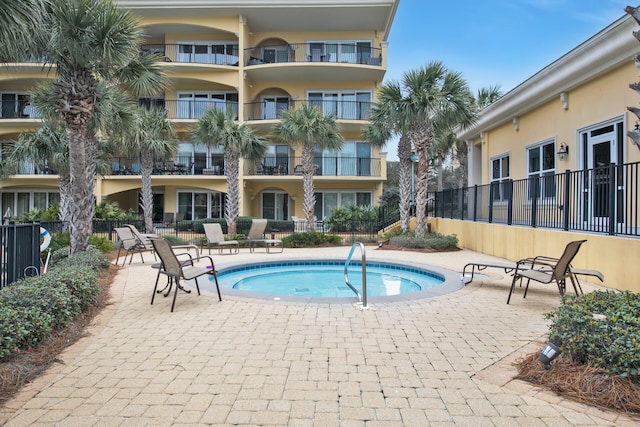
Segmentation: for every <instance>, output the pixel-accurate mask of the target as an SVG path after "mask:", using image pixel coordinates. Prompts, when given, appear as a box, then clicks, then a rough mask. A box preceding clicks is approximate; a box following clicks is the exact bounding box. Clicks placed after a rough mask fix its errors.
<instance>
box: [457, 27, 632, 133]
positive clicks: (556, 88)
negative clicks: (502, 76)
mask: <svg viewBox="0 0 640 427" xmlns="http://www.w3.org/2000/svg"><path fill="white" fill-rule="evenodd" d="M635 30H638V24H637V23H636V22H635V20H634V19H633V18H632V17H630V16H628V15H625V16H623V17H622V18H620V19H618V20H617V21H615V22H614V23H613V24H611V25H610V26H608V27H607V28H605V29H604V30H602V31H600V32H599V33H598V34H596V35H595V36H593V37H591V38H590V39H588V40H587V41H585V42H584V43H582V44H580V45H579V46H578V47H576V48H575V49H573V50H571V51H570V52H568V53H567V54H565V55H564V56H562V57H560V58H559V59H558V60H556V61H555V62H553V63H551V64H550V65H548V66H546V67H545V68H543V69H542V70H540V71H539V72H537V73H536V74H534V75H533V76H532V77H530V78H529V79H527V80H525V81H524V82H523V83H521V84H519V85H518V86H516V87H515V88H514V89H513V90H511V91H509V92H508V93H506V94H505V95H504V96H502V97H501V98H500V99H499V100H497V101H496V102H494V103H493V104H491V105H489V106H488V107H486V108H485V109H484V110H482V112H481V114H480V118H479V120H478V121H477V123H476V124H475V125H474V126H472V127H469V128H467V129H465V130H462V131H460V132H458V138H460V139H462V140H472V139H475V138H477V137H479V136H480V133H481V132H485V131H489V130H491V129H493V128H496V127H497V126H501V125H503V124H504V123H507V122H511V121H512V120H513V118H514V117H517V116H520V115H523V114H525V113H528V112H530V111H532V110H534V109H535V108H537V107H539V106H540V105H543V104H545V103H547V102H549V101H550V100H552V99H558V102H560V95H561V94H562V93H563V92H569V91H571V89H574V88H576V87H579V86H581V85H584V84H585V83H586V82H588V81H590V80H593V79H595V78H597V77H599V76H601V75H603V74H605V73H607V72H609V71H611V70H613V69H615V68H618V67H620V65H622V64H624V63H628V62H630V61H632V59H631V58H632V56H633V55H634V54H636V53H638V52H639V51H640V44H638V40H637V39H636V38H635V37H634V36H633V35H632V34H631V33H632V31H635ZM629 83H631V82H629Z"/></svg>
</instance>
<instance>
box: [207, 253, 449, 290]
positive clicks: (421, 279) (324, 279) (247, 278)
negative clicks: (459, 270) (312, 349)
mask: <svg viewBox="0 0 640 427" xmlns="http://www.w3.org/2000/svg"><path fill="white" fill-rule="evenodd" d="M366 267H367V295H369V296H387V295H399V294H406V293H409V292H418V291H421V290H425V289H428V288H432V287H435V286H438V285H440V284H442V283H443V282H444V278H443V277H442V276H440V275H439V274H436V273H433V272H430V271H427V270H423V269H417V268H413V267H407V266H401V265H395V264H384V263H378V262H367V265H366ZM348 271H349V281H350V282H351V284H353V285H354V286H355V288H356V289H358V290H359V291H360V292H362V266H361V265H360V263H352V264H351V265H350V266H349V270H348ZM218 283H219V284H220V286H224V287H228V288H232V289H237V290H241V291H249V292H259V293H264V294H273V295H287V296H300V297H355V294H354V292H353V291H352V290H351V289H350V288H349V287H348V286H347V285H346V284H345V281H344V262H340V261H320V262H318V261H285V262H282V261H280V262H273V263H262V264H254V265H243V266H240V267H233V268H229V269H225V270H222V271H220V272H219V273H218Z"/></svg>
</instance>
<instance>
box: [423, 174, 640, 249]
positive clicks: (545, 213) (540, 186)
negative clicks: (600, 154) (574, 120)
mask: <svg viewBox="0 0 640 427" xmlns="http://www.w3.org/2000/svg"><path fill="white" fill-rule="evenodd" d="M430 199H432V200H433V201H434V203H433V205H430V206H428V207H427V209H428V210H429V211H430V213H431V214H432V215H433V216H436V217H440V218H451V219H461V220H469V221H481V222H489V223H497V224H507V225H520V226H528V227H539V228H553V229H559V230H565V231H570V230H571V231H583V232H594V233H603V234H609V235H621V236H635V237H639V236H640V224H639V222H640V163H627V164H623V165H616V164H610V165H607V166H603V167H598V168H593V169H587V170H580V171H566V172H564V173H560V174H556V175H546V176H544V175H543V176H533V177H530V178H528V179H522V180H504V181H500V182H493V183H491V184H487V185H476V186H473V187H467V188H459V189H452V190H445V191H441V192H434V193H431V194H430Z"/></svg>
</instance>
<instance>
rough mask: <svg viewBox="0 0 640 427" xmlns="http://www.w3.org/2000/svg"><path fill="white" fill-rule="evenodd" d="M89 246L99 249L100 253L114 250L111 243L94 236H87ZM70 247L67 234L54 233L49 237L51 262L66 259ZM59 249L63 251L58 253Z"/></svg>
mask: <svg viewBox="0 0 640 427" xmlns="http://www.w3.org/2000/svg"><path fill="white" fill-rule="evenodd" d="M89 245H91V246H94V247H95V248H97V249H99V250H100V252H102V253H107V252H111V251H112V250H113V248H114V245H113V242H111V241H110V240H109V239H107V238H105V237H101V236H98V235H95V234H92V235H90V236H89ZM70 246H71V237H70V236H69V233H56V234H53V235H51V243H50V244H49V249H50V250H51V260H52V261H59V258H66V257H68V256H69V247H70ZM60 249H63V251H60Z"/></svg>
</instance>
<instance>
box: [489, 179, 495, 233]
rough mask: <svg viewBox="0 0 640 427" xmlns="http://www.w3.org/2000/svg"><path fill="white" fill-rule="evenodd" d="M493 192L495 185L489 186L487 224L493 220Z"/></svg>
mask: <svg viewBox="0 0 640 427" xmlns="http://www.w3.org/2000/svg"><path fill="white" fill-rule="evenodd" d="M494 192H495V185H493V184H492V185H490V186H489V224H491V223H492V222H493V193H494Z"/></svg>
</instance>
